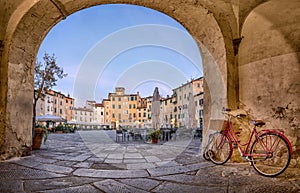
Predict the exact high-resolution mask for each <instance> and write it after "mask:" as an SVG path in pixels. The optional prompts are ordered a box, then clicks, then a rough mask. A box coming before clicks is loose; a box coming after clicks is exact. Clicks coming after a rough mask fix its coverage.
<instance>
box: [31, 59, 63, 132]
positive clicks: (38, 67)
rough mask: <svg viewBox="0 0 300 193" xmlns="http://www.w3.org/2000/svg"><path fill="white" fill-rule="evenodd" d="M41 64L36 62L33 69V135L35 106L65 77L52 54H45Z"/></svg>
mask: <svg viewBox="0 0 300 193" xmlns="http://www.w3.org/2000/svg"><path fill="white" fill-rule="evenodd" d="M43 60H44V61H43V62H40V61H38V60H37V62H36V64H35V67H34V95H33V96H34V97H33V120H32V121H33V128H32V130H33V134H34V127H35V117H36V105H37V102H38V100H39V99H44V97H45V94H46V93H47V92H48V91H49V90H50V89H51V88H52V87H53V86H56V82H57V80H58V79H62V78H64V77H66V76H67V74H64V70H63V68H61V67H59V66H58V65H57V64H56V57H55V56H54V54H53V55H52V56H50V55H49V54H47V53H45V54H44V57H43Z"/></svg>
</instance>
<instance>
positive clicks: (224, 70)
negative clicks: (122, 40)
mask: <svg viewBox="0 0 300 193" xmlns="http://www.w3.org/2000/svg"><path fill="white" fill-rule="evenodd" d="M263 2H264V1H257V0H250V1H247V2H245V3H243V2H237V3H228V1H225V0H211V1H206V0H198V1H196V0H183V1H182V0H172V1H170V0H163V1H156V0H153V1H146V0H141V1H136V0H110V1H108V0H81V1H65V0H50V1H49V0H40V1H32V0H19V1H10V2H6V1H5V2H4V1H0V10H1V11H0V16H1V18H2V20H0V24H1V26H3V27H2V28H1V29H0V58H1V66H0V69H1V71H0V75H1V78H0V85H1V92H0V96H1V98H0V114H1V118H0V154H1V156H2V159H7V158H9V157H10V156H20V155H21V154H23V153H24V151H26V149H27V148H28V147H30V146H31V124H32V123H31V116H32V114H31V108H32V94H33V66H34V63H35V56H36V53H37V51H38V48H39V45H40V43H41V42H42V40H43V38H44V37H45V36H46V34H47V32H48V31H49V30H50V29H51V28H52V27H53V26H54V25H55V24H57V23H58V22H59V21H60V20H62V19H64V18H66V17H67V16H68V15H70V14H72V13H74V12H76V11H79V10H82V9H84V8H87V7H91V6H94V5H100V4H105V3H110V4H111V3H127V4H135V5H140V6H146V7H149V8H152V9H155V10H157V11H160V12H163V13H165V14H167V15H169V16H170V17H172V18H174V19H176V20H177V21H178V22H180V23H181V24H182V25H183V26H184V27H185V28H186V29H187V30H188V31H189V33H190V34H191V35H192V36H193V37H194V39H195V40H196V41H197V42H198V44H199V48H200V50H201V53H202V59H203V66H204V76H205V96H204V100H205V111H206V114H205V117H204V120H205V127H206V128H207V127H210V128H213V127H216V128H218V127H219V126H218V125H220V122H222V116H221V115H220V113H219V112H220V109H221V108H222V107H223V106H228V107H231V108H238V107H239V102H240V101H242V102H245V101H246V105H249V104H250V106H251V105H252V106H253V105H256V104H254V103H255V101H256V100H257V99H258V98H259V96H260V95H255V94H254V95H251V96H252V97H246V95H248V93H250V92H251V91H250V90H249V91H248V90H247V85H249V83H252V81H253V80H252V77H250V76H247V71H249V68H247V66H255V65H256V64H255V61H256V60H255V56H256V53H255V52H249V49H250V48H252V49H253V48H254V49H256V48H259V49H260V50H262V51H264V49H266V48H269V47H267V46H265V45H264V44H261V41H260V39H258V40H257V41H254V42H253V41H252V40H253V36H251V34H253V33H254V34H255V33H256V32H257V29H256V27H255V28H253V26H255V25H252V24H253V22H254V23H256V24H257V23H259V21H256V20H255V18H256V16H257V15H256V13H260V14H262V13H268V14H267V15H266V16H268V17H271V18H272V17H273V16H274V15H276V12H268V11H266V10H269V9H272V10H276V9H277V8H279V10H280V8H284V7H285V6H286V5H289V6H288V7H289V9H285V10H286V11H287V13H286V14H283V16H284V17H283V18H285V17H287V18H288V21H290V22H291V25H293V26H296V27H294V28H284V29H285V30H286V32H285V33H284V32H283V33H281V36H280V37H282V36H284V37H285V39H287V38H286V36H285V35H288V34H289V32H291V30H294V29H296V30H297V29H298V28H297V26H299V25H297V20H291V18H293V17H295V16H298V18H299V15H297V14H296V13H294V14H290V15H289V14H288V13H291V12H290V11H291V10H293V8H298V9H299V7H300V5H299V2H298V1H297V0H291V1H289V2H287V3H280V0H271V1H268V2H267V3H263ZM268 4H269V6H268ZM264 5H267V6H266V7H264ZM276 6H278V7H277V8H276ZM296 12H297V11H296ZM298 13H299V11H298ZM255 21H256V22H255ZM283 21H285V20H284V19H283ZM271 23H274V22H272V20H271ZM275 24H276V22H275ZM261 29H262V28H261ZM266 30H268V31H267V32H272V29H271V28H268V29H266ZM275 31H280V29H279V28H276V29H275ZM258 32H260V35H262V34H263V33H266V32H264V31H262V30H258ZM281 32H282V31H281ZM242 36H244V38H241V37H242ZM292 36H293V37H295V38H298V40H299V39H300V38H299V36H300V35H299V29H298V31H296V32H294V34H293V35H292ZM265 40H266V39H265ZM287 44H288V45H291V44H293V42H288V43H287ZM293 45H294V44H293ZM297 45H300V44H299V43H298V44H295V45H294V46H290V47H291V50H290V53H292V54H293V56H295V55H298V58H299V46H297ZM271 49H272V50H276V48H274V45H273V46H271ZM284 52H285V51H284V50H279V51H278V53H279V54H283V53H284ZM297 53H298V54H297ZM282 56H283V55H282ZM270 58H271V57H270V55H269V54H268V52H266V53H265V54H264V55H263V57H262V58H261V60H260V62H261V63H264V62H263V61H265V60H268V59H270ZM283 58H285V59H286V60H287V61H289V59H288V55H286V56H284V57H283ZM296 58H297V57H296ZM272 61H273V60H272ZM269 63H271V62H269ZM238 64H239V65H238ZM297 64H298V66H299V60H297V59H295V60H293V65H294V66H296V67H297ZM250 70H251V68H250ZM279 71H280V69H278V68H277V69H276V70H275V72H279ZM287 72H290V73H293V72H294V69H287ZM261 75H262V76H264V75H265V76H267V75H268V70H266V71H264V72H263V73H262V74H261ZM283 76H285V75H283ZM294 77H297V76H294ZM298 77H299V76H298ZM275 79H276V78H275V77H274V78H273V79H272V80H275ZM297 80H299V79H297ZM297 80H296V78H294V79H293V80H291V81H288V82H287V84H288V85H292V82H294V81H296V82H297ZM254 82H255V81H254ZM293 85H294V87H293V89H292V90H293V91H294V92H293V93H291V95H292V96H293V97H294V98H297V97H298V98H299V84H298V85H295V84H293ZM252 88H254V87H252ZM263 88H268V89H271V90H272V88H270V87H265V86H264V85H262V84H260V89H261V90H263ZM297 89H298V90H297ZM252 91H253V89H252ZM281 96H282V97H284V94H282V95H281ZM266 100H269V99H268V98H266ZM293 104H294V105H295V106H294V109H295V110H294V111H295V112H296V113H298V114H299V103H297V102H296V103H293ZM261 108H262V109H268V108H271V107H270V105H266V106H264V107H261ZM259 110H260V109H255V110H254V111H253V112H255V113H257V112H258V111H259ZM265 115H266V116H267V118H269V117H271V115H267V114H265ZM292 116H293V115H288V116H287V119H289V118H292ZM293 120H295V119H293ZM298 120H299V119H298ZM292 123H293V124H294V121H293V122H292ZM295 124H296V126H295V127H294V128H298V129H299V123H295ZM298 133H299V132H298ZM297 139H298V138H296V139H293V140H294V141H297ZM298 149H299V148H298V146H297V150H298Z"/></svg>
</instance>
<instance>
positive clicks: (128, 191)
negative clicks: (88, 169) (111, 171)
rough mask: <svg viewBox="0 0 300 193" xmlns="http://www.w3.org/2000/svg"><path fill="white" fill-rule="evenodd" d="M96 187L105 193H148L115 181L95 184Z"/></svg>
mask: <svg viewBox="0 0 300 193" xmlns="http://www.w3.org/2000/svg"><path fill="white" fill-rule="evenodd" d="M94 185H95V186H96V187H97V188H99V189H101V190H103V191H104V192H113V193H133V192H134V193H147V191H145V190H142V189H138V188H135V187H133V186H129V185H125V184H123V183H120V182H117V181H115V180H111V179H109V180H103V181H101V182H95V183H94Z"/></svg>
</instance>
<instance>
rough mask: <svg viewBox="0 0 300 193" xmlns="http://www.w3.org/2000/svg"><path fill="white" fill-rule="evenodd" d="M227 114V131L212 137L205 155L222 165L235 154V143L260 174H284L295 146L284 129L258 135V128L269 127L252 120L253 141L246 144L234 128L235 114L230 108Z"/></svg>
mask: <svg viewBox="0 0 300 193" xmlns="http://www.w3.org/2000/svg"><path fill="white" fill-rule="evenodd" d="M223 113H224V114H225V115H226V116H227V123H226V128H225V130H224V131H221V132H216V133H214V134H212V135H211V136H210V137H209V140H208V145H207V146H206V148H205V150H204V152H203V156H204V158H205V159H206V160H211V161H212V162H213V163H215V164H219V165H221V164H224V163H226V162H227V161H228V160H229V159H230V157H231V155H232V152H233V143H234V144H235V145H237V149H238V150H239V152H240V155H241V157H242V158H243V160H246V161H249V162H250V164H251V165H252V166H253V167H254V169H255V170H256V171H257V172H258V173H259V174H261V175H263V176H267V177H274V176H277V175H279V174H281V173H282V172H284V170H285V169H286V168H287V167H288V165H289V163H290V160H291V155H292V146H291V143H290V141H289V140H288V139H287V137H286V136H285V135H284V132H283V130H279V129H278V130H269V129H268V130H261V131H260V132H258V131H257V127H261V126H263V125H265V122H263V121H261V120H251V121H250V122H251V123H252V124H253V125H254V127H253V129H252V130H251V133H250V136H249V139H248V140H247V142H246V143H244V144H243V143H241V142H240V141H239V139H238V136H237V134H236V133H235V131H234V129H233V127H232V123H231V118H232V117H233V115H232V114H231V113H230V109H223ZM241 116H246V115H245V114H239V115H236V116H234V117H241ZM251 144H252V145H251Z"/></svg>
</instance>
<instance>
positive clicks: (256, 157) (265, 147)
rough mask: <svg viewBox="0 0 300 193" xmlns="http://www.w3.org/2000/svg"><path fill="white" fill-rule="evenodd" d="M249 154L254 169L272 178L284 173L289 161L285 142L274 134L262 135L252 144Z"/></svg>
mask: <svg viewBox="0 0 300 193" xmlns="http://www.w3.org/2000/svg"><path fill="white" fill-rule="evenodd" d="M250 153H251V157H250V159H251V162H252V166H253V167H254V169H255V170H256V171H257V172H258V173H260V174H261V175H263V176H267V177H274V176H277V175H279V174H281V173H282V172H284V170H285V169H286V168H287V167H288V165H289V163H290V160H291V152H290V149H289V146H288V143H287V141H286V140H285V139H284V138H283V137H281V136H280V135H277V134H275V133H266V134H262V135H261V136H260V138H259V139H258V140H255V141H254V143H253V144H252V147H251V150H250Z"/></svg>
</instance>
